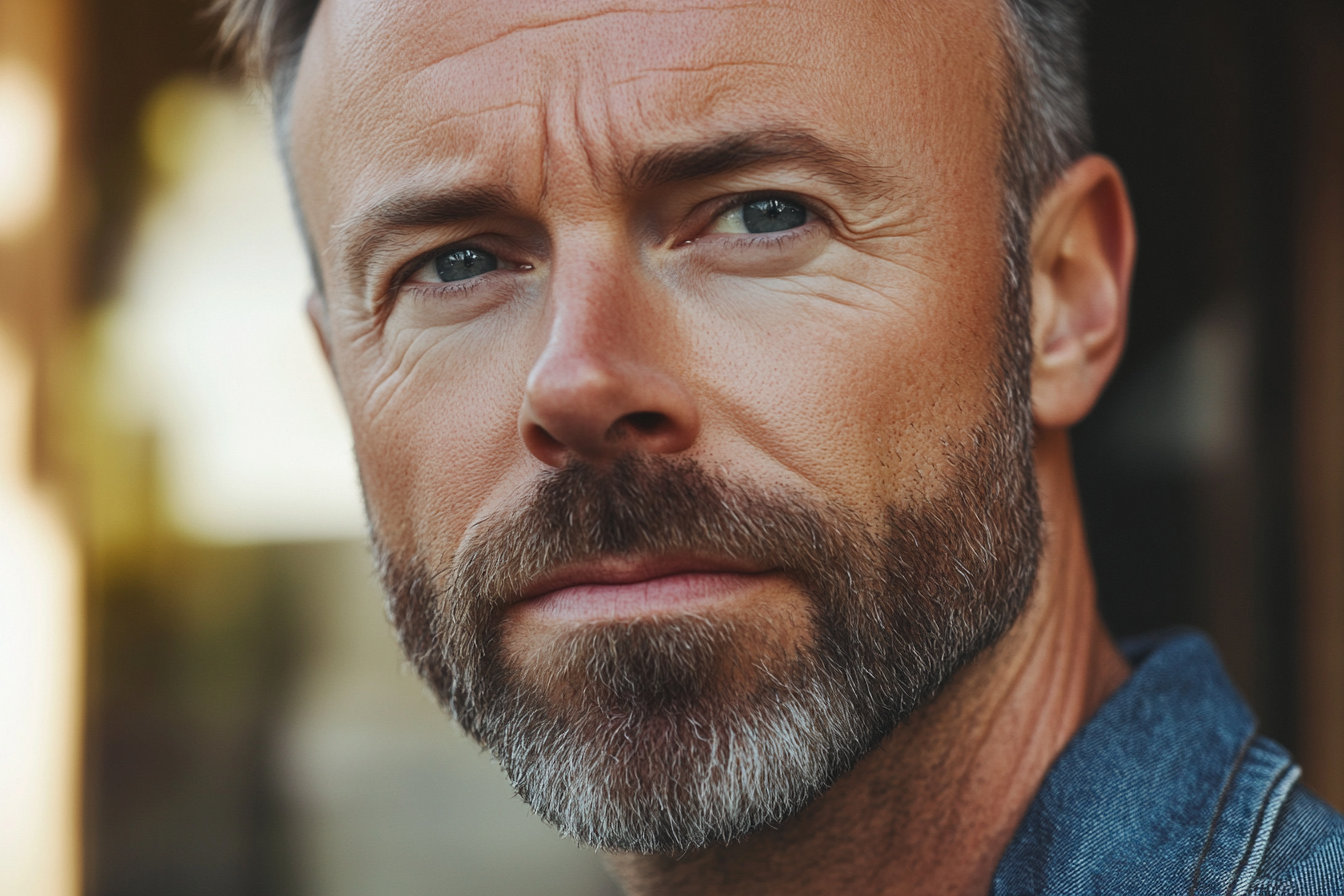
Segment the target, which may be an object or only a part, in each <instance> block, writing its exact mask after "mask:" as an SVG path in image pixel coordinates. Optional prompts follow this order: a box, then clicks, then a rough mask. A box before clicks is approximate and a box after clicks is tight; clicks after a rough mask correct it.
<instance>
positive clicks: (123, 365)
mask: <svg viewBox="0 0 1344 896" xmlns="http://www.w3.org/2000/svg"><path fill="white" fill-rule="evenodd" d="M142 138H143V141H144V147H145V153H146V156H147V158H148V159H149V161H150V163H151V166H152V169H153V173H154V175H155V178H156V183H155V189H154V191H153V193H152V194H151V196H150V197H149V201H148V202H147V204H146V206H145V208H144V211H143V213H142V215H141V217H140V220H139V222H138V225H137V232H136V236H135V241H134V243H133V246H132V249H131V255H130V258H129V262H128V265H127V269H126V276H125V279H124V280H123V282H122V285H121V290H120V292H121V296H122V297H121V299H120V301H118V302H116V303H114V305H113V310H112V312H111V317H110V319H109V320H108V321H107V329H106V331H105V332H106V335H107V346H108V358H109V368H110V369H109V371H108V376H107V377H106V382H107V383H108V396H107V397H108V399H109V401H110V403H111V405H112V408H113V411H114V414H116V415H117V416H119V417H120V418H121V419H122V420H123V422H124V423H125V424H126V425H127V426H128V428H131V429H135V430H142V431H143V430H148V431H151V432H154V433H155V435H156V437H157V439H158V440H159V445H160V446H161V449H162V452H163V453H162V461H163V467H162V474H163V484H164V493H165V496H166V499H167V504H168V510H169V515H170V517H171V519H172V521H173V522H174V523H175V524H176V525H177V527H178V528H179V529H180V530H181V531H182V532H184V533H186V534H188V535H190V536H192V537H194V538H196V539H199V540H202V541H206V542H213V543H235V544H236V543H258V542H271V541H304V540H312V539H329V538H350V537H359V536H360V535H362V534H363V510H362V506H361V501H360V496H359V490H358V486H357V484H356V476H355V468H354V458H353V454H352V452H351V448H350V435H349V430H348V428H347V425H346V422H345V416H344V412H343V410H342V408H341V405H340V399H339V397H338V394H337V392H336V388H335V385H334V383H333V381H332V378H331V375H330V373H329V372H328V371H327V369H326V365H325V364H324V362H323V360H322V357H321V352H320V350H319V348H318V345H317V340H316V338H315V337H314V335H313V334H312V332H311V330H310V327H309V325H308V321H307V318H306V316H305V314H304V312H303V300H304V298H305V296H306V295H307V293H308V291H309V290H310V289H311V282H312V280H311V276H310V274H309V271H308V266H307V262H306V260H305V256H304V251H303V246H302V243H301V241H300V239H299V236H298V233H297V230H296V228H295V226H294V222H293V216H292V213H291V211H290V206H289V197H288V194H287V192H286V189H285V185H284V180H283V177H282V175H281V171H280V165H279V163H278V161H277V158H276V154H275V150H274V147H273V144H272V141H271V136H270V122H269V120H268V116H267V114H266V111H265V109H264V108H263V107H261V106H259V105H257V104H255V103H253V102H250V101H249V100H248V97H247V95H246V93H245V92H244V91H243V90H242V89H240V88H226V87H221V86H218V85H211V84H209V83H207V82H205V81H203V80H201V79H196V78H189V77H188V78H179V79H176V80H173V81H170V82H168V83H167V84H165V85H164V86H163V87H161V88H160V89H159V90H158V91H157V92H156V93H155V95H154V97H153V98H152V99H151V101H150V103H149V107H148V110H147V113H146V116H145V119H144V122H143V127H142Z"/></svg>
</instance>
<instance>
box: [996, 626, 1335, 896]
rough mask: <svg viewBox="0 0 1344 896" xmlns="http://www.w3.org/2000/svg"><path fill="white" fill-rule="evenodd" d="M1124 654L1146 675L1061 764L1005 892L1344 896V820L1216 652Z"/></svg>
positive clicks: (1193, 640)
mask: <svg viewBox="0 0 1344 896" xmlns="http://www.w3.org/2000/svg"><path fill="white" fill-rule="evenodd" d="M1122 650H1124V652H1125V654H1126V656H1127V657H1128V658H1129V660H1130V662H1131V663H1132V664H1133V665H1134V672H1133V674H1132V675H1131V676H1130V678H1129V680H1128V681H1127V682H1125V684H1124V685H1123V686H1122V687H1121V688H1120V689H1119V690H1118V691H1116V692H1115V694H1114V695H1112V697H1111V698H1110V699H1109V700H1108V701H1107V702H1106V703H1105V704H1104V705H1103V706H1102V707H1101V709H1100V710H1098V712H1097V714H1096V716H1094V717H1093V718H1092V720H1091V721H1090V722H1088V723H1087V724H1086V725H1085V726H1083V728H1082V729H1081V730H1079V732H1078V733H1077V735H1075V736H1074V738H1073V740H1071V741H1070V742H1069V744H1068V745H1067V746H1066V747H1065V749H1064V752H1063V753H1061V754H1060V755H1059V758H1058V759H1056V760H1055V763H1054V765H1053V766H1052V767H1051V769H1050V772H1049V774H1047V775H1046V777H1045V781H1044V782H1043V783H1042V785H1041V789H1040V792H1039V793H1037V795H1036V798H1035V800H1034V801H1033V802H1032V804H1031V807H1030V808H1029V809H1028V810H1027V814H1026V817H1025V818H1024V819H1023V820H1022V824H1021V826H1020V827H1019V828H1018V830H1017V833H1016V834H1015V835H1014V837H1013V840H1012V842H1011V843H1010V844H1009V846H1008V851H1007V852H1006V853H1005V854H1004V856H1003V859H1002V860H1001V861H1000V863H999V867H998V870H997V871H996V872H995V875H994V887H993V890H992V893H993V894H994V896H1025V894H1033V896H1035V894H1042V896H1085V894H1095V896H1145V894H1153V896H1158V894H1161V896H1171V894H1182V896H1187V894H1188V896H1196V894H1219V896H1279V894H1283V896H1287V894H1301V896H1344V818H1341V817H1340V816H1339V815H1338V814H1337V813H1335V812H1334V810H1332V809H1330V808H1329V807H1327V806H1326V805H1325V804H1324V803H1322V802H1320V800H1318V799H1316V798H1315V797H1314V796H1312V795H1311V794H1310V793H1309V792H1307V791H1306V790H1305V789H1304V788H1303V787H1302V786H1301V785H1300V784H1299V783H1298V782H1299V778H1300V777H1301V774H1302V771H1301V769H1300V768H1298V766H1297V765H1296V764H1295V763H1294V762H1293V760H1292V757H1290V756H1289V755H1288V753H1287V751H1286V750H1284V749H1283V747H1281V746H1279V745H1278V744H1276V743H1274V742H1273V741H1271V740H1267V739H1266V738H1263V737H1259V736H1258V735H1257V734H1256V721H1255V718H1254V716H1252V714H1251V711H1250V709H1249V708H1248V707H1247V706H1246V704H1245V703H1243V702H1242V700H1241V698H1240V697H1239V696H1238V695H1237V692H1236V690H1235V689H1234V688H1233V686H1232V683H1231V682H1230V681H1228V679H1227V676H1226V674H1225V673H1224V672H1223V670H1222V667H1221V665H1220V664H1219V661H1218V657H1217V655H1216V654H1215V653H1214V650H1213V646H1212V645H1211V644H1210V643H1209V642H1208V641H1207V640H1206V639H1205V638H1204V637H1203V636H1201V635H1198V634H1194V633H1190V632H1176V633H1170V632H1169V633H1165V634H1162V635H1156V636H1149V637H1146V638H1141V639H1136V640H1132V641H1129V642H1126V643H1125V644H1124V645H1122ZM1340 709H1341V711H1344V707H1341V708H1340Z"/></svg>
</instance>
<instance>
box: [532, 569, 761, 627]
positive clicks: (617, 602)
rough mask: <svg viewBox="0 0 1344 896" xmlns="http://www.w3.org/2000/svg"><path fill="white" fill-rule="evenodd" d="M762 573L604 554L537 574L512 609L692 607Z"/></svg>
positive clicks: (611, 612) (588, 612)
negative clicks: (550, 572)
mask: <svg viewBox="0 0 1344 896" xmlns="http://www.w3.org/2000/svg"><path fill="white" fill-rule="evenodd" d="M765 575H767V573H765V572H764V571H762V570H760V569H759V568H758V567H753V566H751V565H749V564H746V563H741V562H734V561H730V560H725V559H719V558H713V559H711V558H693V557H680V558H677V557H660V558H604V559H601V560H597V561H592V562H588V563H583V564H576V565H572V566H566V567H562V568H560V569H558V570H556V571H555V572H554V573H552V574H550V575H547V576H543V577H542V578H540V579H538V580H537V581H536V582H534V583H532V584H531V585H530V586H529V587H528V588H527V589H526V590H525V591H524V592H523V594H522V595H521V597H520V598H519V600H518V601H517V602H516V604H515V607H514V611H515V612H517V613H521V614H523V615H527V616H541V617H546V618H551V619H557V620H559V619H568V620H575V621H579V620H599V619H620V618H635V617H640V616H648V615H652V614H656V613H672V612H683V613H684V612H695V611H697V610H703V609H706V608H707V607H709V606H712V605H714V604H717V603H721V602H723V601H726V600H731V599H733V598H734V597H737V596H740V595H742V594H743V593H745V592H746V591H749V590H752V589H753V587H754V586H755V585H756V584H758V583H759V581H760V579H761V578H763V577H764V576H765Z"/></svg>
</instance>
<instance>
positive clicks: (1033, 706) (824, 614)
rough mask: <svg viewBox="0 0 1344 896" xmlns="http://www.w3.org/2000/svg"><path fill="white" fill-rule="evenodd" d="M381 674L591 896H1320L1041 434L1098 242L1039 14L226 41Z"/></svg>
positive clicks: (731, 18)
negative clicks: (521, 814) (560, 855)
mask: <svg viewBox="0 0 1344 896" xmlns="http://www.w3.org/2000/svg"><path fill="white" fill-rule="evenodd" d="M226 6H227V9H228V15H227V17H226V20H225V30H226V35H227V36H228V37H229V38H230V39H231V40H234V41H237V42H241V43H242V44H243V49H244V51H245V52H247V53H250V54H251V56H252V57H253V59H254V61H256V63H257V64H258V66H259V68H260V69H261V70H262V71H263V72H264V73H265V74H267V75H269V76H270V77H271V79H272V84H273V87H274V90H275V93H276V102H277V113H278V117H277V120H278V122H279V125H280V133H281V137H282V143H283V149H284V152H285V154H286V160H287V163H288V165H289V168H290V172H291V175H292V180H293V187H294V190H295V195H296V199H297V204H298V208H299V209H300V211H301V216H302V219H303V222H304V224H305V227H306V230H307V233H308V236H309V239H310V240H311V246H312V250H313V257H314V261H315V272H316V276H317V280H318V284H319V286H318V290H317V292H316V293H315V295H314V296H313V297H312V299H311V300H310V302H309V310H310V313H311V316H312V318H313V321H314V323H315V325H316V328H317V331H318V333H319V335H320V337H321V339H322V343H323V346H324V348H325V350H326V352H327V356H328V358H329V359H330V362H331V366H332V369H333V371H334V372H335V375H336V378H337V380H338V382H339V384H340V387H341V390H342V393H343V395H344V398H345V402H346V406H347V408H348V410H349V413H350V418H351V421H352V424H353V430H354V438H355V448H356V454H357V456H358V459H359V463H360V470H361V476H362V480H363V485H364V489H365V494H366V496H367V502H368V509H369V517H370V525H371V530H372V532H373V535H374V541H375V545H376V548H377V551H378V556H379V558H380V563H381V574H382V577H383V581H384V584H385V587H386V590H387V593H388V597H389V606H390V609H391V614H392V617H393V620H394V622H395V624H396V626H397V629H398V632H399V635H400V637H401V641H402V644H403V646H404V648H405V650H406V651H407V653H408V655H409V657H410V658H411V659H412V661H413V662H414V663H415V664H416V666H417V667H418V669H419V670H420V672H421V673H422V675H423V676H424V678H425V680H426V681H427V682H428V683H429V685H430V686H431V687H432V688H433V690H434V691H435V693H436V694H437V695H438V697H439V698H440V700H441V701H442V703H443V705H444V706H445V707H446V708H447V709H449V710H450V711H451V712H452V713H453V714H454V715H455V717H456V718H457V719H458V721H459V722H461V724H462V725H463V726H464V727H465V728H466V730H467V731H468V732H469V733H470V734H471V735H472V736H473V737H475V738H476V739H477V740H478V741H480V742H481V743H482V744H483V745H484V746H486V747H488V748H489V749H490V750H491V751H492V752H493V753H494V755H495V756H496V757H497V759H498V760H499V762H500V764H501V765H502V766H503V768H504V770H505V771H506V772H507V773H508V774H509V776H510V778H511V780H512V781H513V783H514V785H515V787H516V788H517V790H518V792H519V794H520V795H521V796H522V797H523V798H524V799H525V800H526V801H527V802H528V803H529V804H530V805H531V806H532V807H533V808H534V809H535V810H536V811H537V812H538V813H539V814H540V815H542V816H543V817H544V818H546V819H547V820H549V821H550V822H552V823H553V824H555V825H556V826H558V827H559V828H560V830H562V831H563V832H565V833H567V834H569V835H572V836H574V837H577V838H579V839H581V840H583V841H585V842H587V843H590V844H593V845H594V846H596V847H598V848H600V849H602V850H604V853H605V855H606V856H607V859H608V863H609V867H610V868H611V870H612V873H613V874H614V875H615V876H616V878H617V879H618V880H619V881H620V883H621V884H622V885H623V886H624V888H625V889H626V890H627V891H629V892H631V893H771V894H787V893H840V892H844V893H855V894H860V893H862V894H868V893H901V894H913V893H957V894H962V893H965V894H972V893H975V894H983V893H987V892H991V891H993V892H995V893H1000V894H1013V893H1061V894H1063V893H1069V894H1077V893H1103V894H1120V893H1125V894H1137V893H1178V892H1179V893H1205V892H1208V893H1215V892H1216V893H1337V892H1344V823H1341V820H1340V818H1339V817H1338V816H1336V815H1335V814H1334V813H1333V812H1331V811H1330V810H1329V809H1327V808H1326V807H1324V806H1323V805H1322V804H1320V803H1319V802H1317V801H1316V800H1315V799H1314V798H1313V797H1311V796H1310V795H1308V794H1307V793H1305V792H1304V791H1303V790H1302V789H1301V787H1300V786H1298V784H1297V780H1298V774H1299V772H1298V769H1297V767H1296V766H1295V765H1294V764H1293V763H1292V762H1291V760H1290V759H1289V758H1288V757H1287V756H1286V755H1285V754H1284V752H1283V751H1282V749H1281V748H1279V747H1278V746H1276V745H1275V744H1273V743H1271V742H1269V741H1266V740H1263V739H1260V738H1258V737H1256V735H1255V731H1254V722H1253V720H1252V719H1251V717H1250V715H1249V712H1248V711H1247V710H1246V709H1245V708H1244V706H1243V705H1242V704H1241V703H1240V701H1239V699H1238V698H1237V697H1236V696H1235V694H1234V693H1233V692H1232V690H1231V688H1230V686H1229V685H1228V683H1227V681H1226V679H1225V678H1224V677H1223V675H1222V673H1221V671H1219V669H1218V666H1217V661H1216V659H1214V658H1213V656H1212V654H1211V650H1210V648H1209V647H1208V646H1207V644H1206V643H1205V642H1204V641H1202V640H1201V639H1200V638H1198V637H1197V636H1192V635H1180V636H1173V637H1167V638H1165V639H1155V640H1151V641H1149V642H1146V643H1142V644H1133V645H1130V646H1129V647H1128V648H1127V651H1126V652H1125V653H1123V654H1122V653H1121V652H1120V651H1119V650H1118V649H1117V647H1116V646H1115V645H1114V644H1113V643H1112V641H1111V640H1110V639H1109V637H1108V635H1107V634H1106V632H1105V631H1104V629H1103V627H1102V625H1101V623H1100V621H1099V619H1098V616H1097V612H1096V604H1095V595H1094V586H1093V579H1092V572H1091V567H1090V563H1089V560H1088V556H1087V550H1086V544H1085V539H1084V536H1083V527H1082V518H1081V512H1080V508H1079V504H1078V497H1077V492H1076V489H1075V487H1074V483H1073V477H1072V469H1071V461H1070V456H1069V446H1068V437H1067V429H1068V427H1069V426H1071V425H1072V424H1074V423H1076V422H1077V421H1078V420H1079V419H1080V418H1082V417H1083V415H1084V414H1086V412H1087V411H1088V409H1089V408H1090V407H1091V406H1092V404H1093V402H1094V401H1095V400H1096V398H1097V395H1098V394H1099V392H1100V391H1101V389H1102V387H1103V386H1104V384H1105V382H1106V380H1107V378H1108V377H1109V376H1110V374H1111V372H1112V370H1113V369H1114V367H1115V364H1116V362H1117V359H1118V358H1119V356H1120V352H1121V348H1122V344H1123V341H1124V330H1125V315H1126V302H1127V292H1128V287H1129V278H1130V269H1131V265H1132V262H1133V258H1134V246H1135V238H1134V231H1133V226H1132V222H1131V216H1130V209H1129V205H1128V200H1127V198H1126V194H1125V189H1124V186H1123V183H1122V180H1121V176H1120V174H1119V172H1118V171H1117V170H1116V168H1115V166H1114V165H1113V164H1112V163H1111V162H1109V161H1108V160H1106V159H1104V158H1101V157H1098V156H1095V155H1089V154H1088V153H1087V145H1088V129H1087V122H1086V112H1085V106H1086V103H1085V97H1084V95H1083V91H1082V86H1081V82H1082V74H1081V72H1082V63H1081V51H1080V48H1079V47H1080V37H1079V34H1080V30H1081V26H1080V22H1079V17H1080V11H1079V9H1078V8H1077V6H1076V4H1075V3H1073V2H1068V0H815V2H802V3H792V4H790V3H784V2H777V0H753V2H745V0H695V2H691V0H623V2H606V0H547V2H524V0H494V2H489V3H487V2H477V0H457V2H452V3H429V2H416V0H381V2H376V0H325V2H322V3H317V2H315V0H309V2H299V0H290V2H285V0H235V2H233V3H231V4H226Z"/></svg>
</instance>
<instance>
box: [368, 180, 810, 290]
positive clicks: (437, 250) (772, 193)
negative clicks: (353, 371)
mask: <svg viewBox="0 0 1344 896" xmlns="http://www.w3.org/2000/svg"><path fill="white" fill-rule="evenodd" d="M774 198H782V199H787V200H789V201H790V202H796V203H798V204H799V205H801V206H802V207H803V208H805V209H807V211H808V214H810V215H811V216H812V219H813V221H821V222H823V223H829V221H828V219H827V217H826V215H824V214H823V213H822V212H821V211H820V210H818V208H817V207H816V205H815V204H814V203H812V202H809V201H808V200H807V199H805V198H803V197H801V196H798V195H796V194H793V193H787V192H781V191H779V190H756V191H753V192H750V193H738V194H736V195H733V196H725V197H723V199H722V200H720V201H719V202H717V203H715V205H716V207H715V209H714V211H713V213H712V214H710V215H709V216H708V218H707V219H706V222H705V225H704V227H708V226H709V224H711V223H713V222H714V221H717V220H718V219H719V218H720V217H721V216H722V215H725V214H727V213H728V212H730V211H732V210H733V209H735V208H738V207H740V206H743V205H747V204H749V203H752V202H758V201H760V200H762V199H774ZM807 223H808V224H810V223H812V221H808V222H807ZM806 226H807V224H804V225H803V226H802V227H795V228H794V229H792V230H783V231H779V232H777V233H756V234H744V233H739V234H705V233H703V230H704V227H702V228H701V231H702V232H701V233H700V234H699V235H697V236H694V237H691V238H690V239H688V240H686V241H684V242H682V243H681V244H680V245H682V246H688V245H694V244H695V243H696V242H698V241H699V240H700V239H701V238H702V237H704V236H723V237H730V238H732V239H734V240H737V241H746V242H750V243H753V244H755V245H772V246H782V245H785V244H787V243H789V242H792V241H794V240H797V239H801V238H802V237H804V236H805V235H806V234H805V233H804V232H803V229H804V228H805V227H806ZM459 248H469V249H471V248H474V249H480V250H481V251H483V252H490V250H489V249H485V248H484V247H480V246H473V245H472V244H471V243H470V242H466V243H449V244H448V245H446V246H436V247H434V248H433V249H430V250H428V251H426V252H422V253H420V254H419V255H417V256H416V257H415V258H413V259H411V260H410V261H408V262H407V263H406V264H405V265H403V266H402V267H401V269H400V270H399V271H397V273H396V274H395V275H394V276H393V278H392V280H391V282H390V283H389V284H388V287H387V289H386V290H385V292H384V293H383V295H382V297H381V298H380V299H379V300H378V302H377V306H376V307H378V308H382V307H384V306H386V307H388V308H390V306H391V305H392V304H393V303H395V301H396V300H397V298H398V297H399V296H401V295H402V294H403V293H404V292H406V291H407V290H408V289H409V290H412V291H415V292H419V293H421V294H425V295H444V294H448V293H454V294H457V295H462V294H464V293H467V292H470V291H471V290H473V289H477V288H479V287H480V286H481V285H482V283H481V282H482V280H485V279H486V276H487V275H482V276H480V277H472V278H471V279H469V280H455V281H451V282H448V283H416V284H412V283H411V277H412V276H413V275H414V274H415V272H416V271H418V270H420V269H421V268H422V267H424V266H425V265H426V264H428V263H429V262H431V261H433V260H434V259H435V258H436V257H438V256H439V255H442V254H443V253H445V252H448V251H450V250H452V249H459ZM491 254H493V255H497V254H498V253H494V252H492V253H491ZM531 267H532V266H531V265H519V266H517V267H515V268H514V270H529V269H531ZM491 273H493V272H491Z"/></svg>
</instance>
